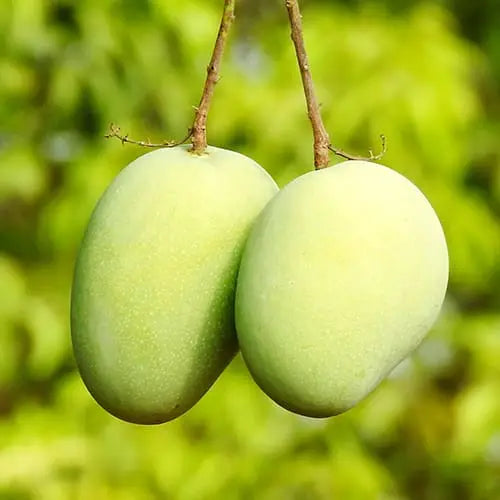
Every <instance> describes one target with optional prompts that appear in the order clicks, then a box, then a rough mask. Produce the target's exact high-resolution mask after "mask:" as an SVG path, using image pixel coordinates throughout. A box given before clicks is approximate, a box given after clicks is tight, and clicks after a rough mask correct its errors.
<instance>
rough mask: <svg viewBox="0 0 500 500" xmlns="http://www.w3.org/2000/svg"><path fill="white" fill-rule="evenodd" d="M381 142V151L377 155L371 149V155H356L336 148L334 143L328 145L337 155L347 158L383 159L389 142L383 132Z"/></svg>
mask: <svg viewBox="0 0 500 500" xmlns="http://www.w3.org/2000/svg"><path fill="white" fill-rule="evenodd" d="M380 142H381V143H382V149H381V151H380V153H379V154H377V155H374V154H373V151H371V150H370V151H369V153H370V156H356V155H352V154H350V153H346V152H345V151H343V150H342V149H338V148H336V147H335V146H333V145H332V144H330V145H329V146H328V149H329V150H330V151H331V152H332V153H334V154H336V155H337V156H341V157H342V158H345V159H346V160H364V161H378V160H381V159H382V158H383V156H384V155H385V153H386V152H387V144H386V140H385V135H383V134H382V135H381V136H380Z"/></svg>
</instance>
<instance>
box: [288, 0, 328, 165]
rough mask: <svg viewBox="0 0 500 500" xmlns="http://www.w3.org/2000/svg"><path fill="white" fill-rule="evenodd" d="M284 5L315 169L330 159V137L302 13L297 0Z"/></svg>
mask: <svg viewBox="0 0 500 500" xmlns="http://www.w3.org/2000/svg"><path fill="white" fill-rule="evenodd" d="M285 5H286V8H287V11H288V17H289V19H290V27H291V29H292V41H293V44H294V46H295V52H296V54H297V61H298V63H299V69H300V76H301V78H302V85H303V87H304V94H305V96H306V103H307V114H308V116H309V120H310V122H311V125H312V129H313V135H314V166H315V167H316V169H319V168H324V167H327V166H328V162H329V161H330V152H329V146H330V138H329V136H328V132H327V130H326V128H325V125H324V123H323V120H322V118H321V113H320V110H319V104H318V101H317V99H316V93H315V91H314V83H313V80H312V75H311V70H310V69H309V60H308V57H307V52H306V47H305V43H304V36H303V34H302V15H301V14H300V9H299V4H298V1H297V0H285Z"/></svg>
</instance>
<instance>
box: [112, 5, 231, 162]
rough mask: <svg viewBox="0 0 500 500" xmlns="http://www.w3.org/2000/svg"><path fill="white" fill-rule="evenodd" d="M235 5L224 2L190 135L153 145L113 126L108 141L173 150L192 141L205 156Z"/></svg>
mask: <svg viewBox="0 0 500 500" xmlns="http://www.w3.org/2000/svg"><path fill="white" fill-rule="evenodd" d="M234 4H235V0H224V10H223V13H222V20H221V23H220V27H219V32H218V34H217V40H216V41H215V47H214V50H213V53H212V58H211V59H210V64H209V65H208V67H207V78H206V80H205V85H204V87H203V93H202V96H201V100H200V104H199V105H198V106H197V107H195V108H194V109H195V116H194V122H193V126H192V127H191V128H190V129H189V130H188V134H187V136H186V137H184V139H182V140H181V141H164V142H160V143H152V142H150V141H149V140H147V141H136V140H134V139H130V138H129V136H128V134H126V135H122V134H121V130H120V127H117V126H116V125H114V124H111V125H110V127H109V131H108V133H107V134H106V135H105V136H104V137H106V139H110V138H112V137H116V138H117V139H119V140H120V141H121V142H122V144H125V143H128V144H136V145H137V146H142V147H145V148H173V147H175V146H180V145H181V144H185V143H186V142H188V141H189V139H192V143H193V146H192V148H191V151H192V152H193V153H196V154H203V152H204V151H205V149H206V147H207V117H208V111H209V109H210V104H211V102H212V97H213V95H214V89H215V85H216V84H217V82H218V81H219V68H220V64H221V60H222V56H223V54H224V49H225V46H226V41H227V37H228V34H229V30H230V28H231V26H232V24H233V21H234Z"/></svg>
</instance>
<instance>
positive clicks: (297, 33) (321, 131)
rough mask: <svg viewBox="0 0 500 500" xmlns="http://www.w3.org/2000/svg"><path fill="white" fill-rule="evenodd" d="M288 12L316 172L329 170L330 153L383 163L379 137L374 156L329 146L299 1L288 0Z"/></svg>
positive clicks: (383, 150) (349, 158) (347, 157)
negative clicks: (376, 152)
mask: <svg viewBox="0 0 500 500" xmlns="http://www.w3.org/2000/svg"><path fill="white" fill-rule="evenodd" d="M285 5H286V9H287V11H288V18H289V19H290V27H291V30H292V41H293V44H294V46H295V53H296V54H297V61H298V63H299V69H300V76H301V78H302V85H303V87H304V94H305V97H306V104H307V114H308V116H309V120H310V122H311V125H312V129H313V136H314V166H315V167H316V169H320V168H325V167H328V163H329V161H330V151H332V152H333V153H335V154H336V155H337V156H341V157H342V158H345V159H347V160H365V161H377V160H380V159H381V158H382V157H383V156H384V155H385V152H386V143H385V137H384V136H383V135H381V136H380V138H381V140H382V151H381V152H380V153H379V154H377V155H374V154H373V152H372V151H370V156H368V157H363V156H356V155H352V154H350V153H346V152H345V151H342V150H341V149H338V148H336V147H335V146H333V145H332V144H331V142H330V138H329V136H328V132H327V130H326V128H325V124H324V123H323V119H322V118H321V112H320V109H319V104H318V100H317V98H316V93H315V91H314V83H313V79H312V75H311V70H310V67H309V60H308V57H307V52H306V47H305V43H304V35H303V30H302V15H301V13H300V9H299V3H298V0H285Z"/></svg>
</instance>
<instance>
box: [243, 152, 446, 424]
mask: <svg viewBox="0 0 500 500" xmlns="http://www.w3.org/2000/svg"><path fill="white" fill-rule="evenodd" d="M447 282H448V252H447V247H446V241H445V237H444V234H443V230H442V228H441V224H440V222H439V220H438V218H437V216H436V214H435V212H434V210H433V208H432V207H431V205H430V204H429V202H428V201H427V199H426V198H425V197H424V195H423V194H422V193H421V192H420V191H419V190H418V189H417V188H416V187H415V186H414V185H413V184H412V183H411V182H410V181H409V180H407V179H406V178H405V177H403V176H402V175H400V174H399V173H397V172H395V171H393V170H391V169H389V168H387V167H384V166H381V165H376V164H374V163H369V162H365V161H348V162H343V163H341V164H339V165H337V166H334V167H330V168H326V169H323V170H319V171H315V172H310V173H308V174H305V175H303V176H301V177H299V178H298V179H296V180H294V181H293V182H291V183H290V184H289V185H288V186H286V187H285V188H284V189H283V190H282V191H280V193H279V194H278V195H276V197H275V198H274V199H273V200H272V201H271V202H270V203H269V204H268V205H267V206H266V208H265V209H264V210H263V212H262V214H261V216H260V217H259V219H258V221H257V223H256V224H255V225H254V227H253V229H252V231H251V235H250V237H249V240H248V242H247V245H246V247H245V251H244V254H243V258H242V262H241V267H240V273H239V277H238V285H237V292H236V328H237V332H238V339H239V342H240V348H241V351H242V354H243V357H244V360H245V362H246V364H247V366H248V368H249V370H250V372H251V373H252V375H253V377H254V379H255V380H256V382H257V383H258V384H259V385H260V387H261V388H262V389H263V390H264V391H265V392H266V393H267V394H268V395H269V396H270V397H271V398H272V399H274V400H275V401H276V402H277V403H279V404H280V405H282V406H283V407H285V408H287V409H289V410H291V411H293V412H296V413H299V414H302V415H306V416H311V417H327V416H332V415H336V414H339V413H342V412H344V411H346V410H348V409H349V408H351V407H352V406H354V405H355V404H356V403H357V402H358V401H360V400H361V399H363V398H364V397H365V396H366V395H367V394H368V393H370V392H371V391H372V390H373V389H374V388H375V387H376V386H377V384H378V383H379V382H380V381H381V380H382V379H383V378H384V377H385V376H386V375H387V374H388V373H389V372H390V371H391V370H392V369H393V368H394V367H395V366H396V365H397V364H398V363H399V362H400V361H402V359H403V358H405V357H406V356H407V355H408V354H409V353H410V352H411V351H412V350H413V349H414V348H415V347H416V346H417V345H418V344H419V343H420V342H421V340H422V339H423V337H424V336H425V334H426V333H427V332H428V330H429V329H430V327H431V326H432V324H433V323H434V321H435V319H436V317H437V316H438V313H439V311H440V308H441V305H442V303H443V300H444V296H445V292H446V287H447Z"/></svg>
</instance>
